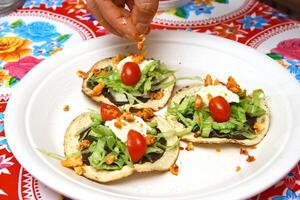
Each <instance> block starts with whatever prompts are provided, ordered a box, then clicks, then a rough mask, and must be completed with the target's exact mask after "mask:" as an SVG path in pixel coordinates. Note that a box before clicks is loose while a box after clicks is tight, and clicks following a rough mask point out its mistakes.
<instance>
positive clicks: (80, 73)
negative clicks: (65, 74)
mask: <svg viewBox="0 0 300 200" xmlns="http://www.w3.org/2000/svg"><path fill="white" fill-rule="evenodd" d="M76 74H77V76H78V77H80V78H83V79H86V78H87V77H88V73H86V72H84V71H81V70H78V71H77V72H76Z"/></svg>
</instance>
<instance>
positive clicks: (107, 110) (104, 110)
mask: <svg viewBox="0 0 300 200" xmlns="http://www.w3.org/2000/svg"><path fill="white" fill-rule="evenodd" d="M100 113H101V117H102V120H104V121H110V120H113V119H116V118H118V117H120V116H121V115H122V113H121V111H120V110H119V108H118V107H116V106H114V105H110V104H106V103H103V102H101V103H100Z"/></svg>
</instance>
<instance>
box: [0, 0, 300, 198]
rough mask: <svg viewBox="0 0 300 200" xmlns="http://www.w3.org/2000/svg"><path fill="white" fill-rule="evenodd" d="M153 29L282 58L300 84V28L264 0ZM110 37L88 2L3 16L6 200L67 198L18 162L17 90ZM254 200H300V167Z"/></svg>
mask: <svg viewBox="0 0 300 200" xmlns="http://www.w3.org/2000/svg"><path fill="white" fill-rule="evenodd" d="M152 29H171V30H173V29H174V30H177V29H181V30H183V31H193V32H205V33H207V34H213V35H219V36H221V37H225V38H229V39H231V40H235V41H238V42H241V43H244V44H246V45H249V46H251V47H253V48H256V49H258V50H259V51H261V52H263V53H265V54H267V55H268V56H270V57H271V58H273V59H275V60H276V61H277V62H279V63H280V64H282V67H284V68H286V69H287V70H288V71H289V72H290V73H292V74H293V75H294V76H295V78H296V79H297V80H298V81H300V23H299V22H297V21H295V20H292V19H289V18H288V16H287V15H285V14H283V13H281V12H278V11H277V10H275V9H273V8H271V7H269V6H267V5H264V4H262V3H259V2H257V1H256V0H194V1H192V2H191V3H188V4H186V5H184V6H182V7H180V8H177V9H174V10H169V11H165V12H161V13H157V15H156V17H155V19H154V20H153V23H152ZM106 34H109V32H107V31H106V30H105V29H104V28H103V27H102V26H101V25H100V24H99V23H98V22H97V21H96V20H95V18H94V17H93V16H92V15H91V14H90V13H89V12H88V11H87V7H86V1H85V0H25V4H24V5H23V7H22V8H20V9H19V10H17V12H14V13H12V14H10V15H8V16H5V17H1V18H0V199H3V200H5V199H10V200H12V199H34V200H37V199H47V200H52V199H57V200H58V199H63V197H61V196H60V195H59V194H57V193H56V192H54V191H52V190H51V189H49V188H48V187H47V186H45V185H43V184H42V183H41V182H39V181H38V180H37V179H35V178H34V177H32V176H31V175H30V173H28V172H27V171H26V170H25V169H24V168H23V167H22V166H20V164H19V163H18V161H17V160H16V159H15V158H14V156H13V154H12V152H11V150H10V148H9V145H8V144H7V141H6V138H5V130H4V125H3V124H4V115H5V108H6V104H7V102H8V101H9V97H10V94H11V92H12V91H13V88H14V86H15V85H16V84H18V82H19V81H20V80H21V79H22V78H23V77H24V76H25V75H26V73H27V72H28V71H29V70H31V69H32V68H34V66H36V65H37V64H38V63H40V62H42V61H43V60H44V59H47V58H48V57H50V56H51V55H53V54H56V53H57V52H59V51H61V50H62V49H64V48H69V47H71V46H72V45H74V44H77V43H79V42H80V41H83V40H88V39H91V38H94V37H100V36H103V35H106ZM266 181H267V180H266ZM250 187H251V186H250ZM251 199H274V200H275V199H276V200H281V199H282V200H286V199H300V162H299V163H298V165H297V166H295V168H294V169H293V170H291V171H290V173H288V174H287V175H286V176H284V177H283V179H282V180H280V181H279V182H277V183H276V184H275V185H273V186H272V187H270V188H269V189H267V190H266V191H264V192H262V193H261V194H258V195H257V196H255V197H253V198H251Z"/></svg>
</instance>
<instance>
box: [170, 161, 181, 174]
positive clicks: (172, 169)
mask: <svg viewBox="0 0 300 200" xmlns="http://www.w3.org/2000/svg"><path fill="white" fill-rule="evenodd" d="M169 170H170V172H171V173H172V174H173V175H175V176H178V171H179V168H178V165H177V164H176V163H174V164H173V165H172V166H171V167H170V168H169Z"/></svg>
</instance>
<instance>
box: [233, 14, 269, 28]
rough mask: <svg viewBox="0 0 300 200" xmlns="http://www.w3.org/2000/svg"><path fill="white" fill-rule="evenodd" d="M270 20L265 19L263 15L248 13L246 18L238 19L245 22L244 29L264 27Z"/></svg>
mask: <svg viewBox="0 0 300 200" xmlns="http://www.w3.org/2000/svg"><path fill="white" fill-rule="evenodd" d="M269 21H270V20H268V19H264V18H263V17H262V16H255V15H252V16H249V15H246V16H245V17H244V19H242V20H238V22H240V23H242V24H243V28H244V29H251V30H254V29H263V26H264V25H266V24H267V23H268V22H269Z"/></svg>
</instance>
